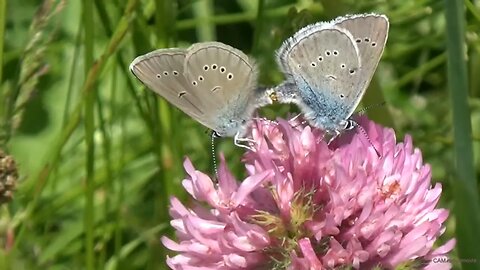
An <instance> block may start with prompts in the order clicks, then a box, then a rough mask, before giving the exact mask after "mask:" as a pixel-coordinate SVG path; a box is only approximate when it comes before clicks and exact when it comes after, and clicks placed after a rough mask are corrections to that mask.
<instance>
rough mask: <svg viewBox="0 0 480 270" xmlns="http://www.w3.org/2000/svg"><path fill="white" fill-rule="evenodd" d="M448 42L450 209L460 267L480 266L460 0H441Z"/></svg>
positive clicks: (478, 213) (479, 224)
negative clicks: (451, 151)
mask: <svg viewBox="0 0 480 270" xmlns="http://www.w3.org/2000/svg"><path fill="white" fill-rule="evenodd" d="M445 12H446V21H447V45H448V51H447V53H448V87H449V89H450V100H451V102H452V114H453V134H454V145H455V149H454V154H455V169H456V178H457V179H456V181H455V182H454V183H453V194H454V196H455V206H454V212H455V216H456V233H457V241H458V245H457V248H458V252H459V257H460V258H462V259H468V260H475V261H476V262H477V263H468V262H465V261H464V262H463V263H462V268H463V269H480V264H478V262H480V252H478V243H480V231H479V230H478V228H480V209H479V199H478V186H477V182H476V179H475V169H474V165H473V151H472V149H473V145H472V138H471V135H472V127H471V123H470V119H471V118H470V111H469V106H468V85H467V84H468V83H467V81H468V73H467V67H466V62H465V49H464V48H465V47H464V46H465V21H466V19H465V7H464V5H463V1H462V0H445Z"/></svg>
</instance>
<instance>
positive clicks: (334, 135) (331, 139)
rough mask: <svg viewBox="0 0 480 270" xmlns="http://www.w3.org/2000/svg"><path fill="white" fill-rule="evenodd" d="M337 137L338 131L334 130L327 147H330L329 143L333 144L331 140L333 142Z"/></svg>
mask: <svg viewBox="0 0 480 270" xmlns="http://www.w3.org/2000/svg"><path fill="white" fill-rule="evenodd" d="M338 135H340V131H338V130H334V134H333V135H332V137H331V138H330V139H329V140H328V143H327V145H330V143H332V142H333V140H335V138H337V137H338Z"/></svg>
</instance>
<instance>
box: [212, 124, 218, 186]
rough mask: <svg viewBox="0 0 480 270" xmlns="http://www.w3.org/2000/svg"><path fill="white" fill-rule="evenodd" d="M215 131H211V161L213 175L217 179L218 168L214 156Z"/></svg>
mask: <svg viewBox="0 0 480 270" xmlns="http://www.w3.org/2000/svg"><path fill="white" fill-rule="evenodd" d="M215 137H217V136H216V134H215V131H213V132H212V136H211V139H212V141H211V143H212V161H213V170H214V171H215V177H216V178H217V179H218V169H217V157H216V156H215Z"/></svg>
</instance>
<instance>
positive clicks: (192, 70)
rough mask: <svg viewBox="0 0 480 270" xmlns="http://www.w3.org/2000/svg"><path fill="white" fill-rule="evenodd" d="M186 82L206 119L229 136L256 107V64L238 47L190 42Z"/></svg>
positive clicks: (218, 43) (221, 132) (243, 122)
mask: <svg viewBox="0 0 480 270" xmlns="http://www.w3.org/2000/svg"><path fill="white" fill-rule="evenodd" d="M184 69H185V74H186V78H187V81H188V83H189V84H190V85H192V91H193V92H194V93H195V95H196V96H198V99H199V100H200V101H201V102H202V104H204V107H205V108H208V109H207V110H206V111H205V120H206V121H208V124H209V125H210V126H215V128H214V130H215V131H217V133H219V134H220V135H222V136H232V135H234V134H235V133H236V132H237V131H238V130H239V129H240V126H242V125H243V124H245V122H246V121H247V120H248V119H249V118H250V117H251V115H252V114H253V111H254V110H255V107H256V106H255V101H254V100H253V99H255V98H256V94H255V89H256V87H257V70H256V65H255V63H254V62H253V61H251V60H250V59H249V58H248V56H246V55H245V54H244V53H243V52H241V51H240V50H237V49H235V48H233V47H231V46H228V45H225V44H223V43H220V42H204V43H197V44H193V45H192V46H191V47H190V48H189V49H188V53H187V56H186V61H185V66H184Z"/></svg>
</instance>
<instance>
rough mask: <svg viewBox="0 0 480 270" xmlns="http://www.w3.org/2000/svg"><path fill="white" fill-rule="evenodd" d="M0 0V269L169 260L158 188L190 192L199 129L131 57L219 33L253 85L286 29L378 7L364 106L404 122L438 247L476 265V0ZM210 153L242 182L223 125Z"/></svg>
mask: <svg viewBox="0 0 480 270" xmlns="http://www.w3.org/2000/svg"><path fill="white" fill-rule="evenodd" d="M0 2H1V4H0V32H2V34H3V41H2V42H0V43H1V44H0V60H1V65H0V66H1V68H0V78H1V85H0V87H1V88H0V148H1V149H3V150H4V151H6V152H8V153H9V154H11V155H13V157H14V158H15V159H16V161H17V164H18V168H19V173H20V179H19V182H18V183H17V191H16V192H15V197H14V200H13V201H12V202H11V203H9V204H6V205H3V206H2V208H1V212H0V244H1V246H0V269H166V266H165V265H164V261H165V260H164V257H165V256H166V254H167V253H168V252H167V251H166V250H165V249H164V248H163V247H162V245H161V243H160V241H159V239H160V236H161V235H165V234H167V235H171V234H172V230H171V229H170V226H169V215H168V202H169V197H170V196H172V195H174V196H178V197H179V198H181V199H182V200H188V197H187V196H186V194H185V192H184V190H183V188H182V186H181V180H182V179H183V177H184V175H185V173H184V171H183V167H182V162H183V159H184V157H185V156H188V157H190V159H192V161H193V163H194V165H195V166H196V168H197V169H199V170H202V171H204V172H208V173H211V172H212V164H211V163H212V162H211V149H210V136H209V134H208V133H207V131H206V129H205V128H204V127H203V126H201V125H200V124H198V123H196V122H194V121H193V120H191V119H190V118H189V117H187V116H186V115H185V114H183V113H182V112H180V111H179V110H177V109H176V108H173V107H172V106H170V105H169V104H168V103H167V102H166V101H164V100H162V99H161V98H159V97H158V96H156V95H155V94H153V93H152V92H150V91H149V90H146V89H145V87H144V86H143V85H142V84H141V83H139V82H138V81H137V80H136V79H135V78H134V77H133V76H132V75H131V74H130V72H129V70H128V65H129V64H130V62H131V61H132V60H133V58H135V57H136V56H138V55H140V54H144V53H146V52H148V51H151V50H154V49H156V48H163V47H176V46H178V47H188V46H189V45H190V44H191V43H193V42H198V41H208V40H218V41H221V42H224V43H226V44H229V45H231V46H234V47H236V48H238V49H241V50H243V51H244V52H245V53H247V54H249V55H252V56H253V57H254V58H256V59H257V62H258V64H259V67H260V71H261V72H260V83H261V84H262V85H275V84H278V83H280V82H281V81H282V79H283V76H282V74H281V73H280V72H279V69H278V67H277V65H276V63H275V59H274V52H275V50H276V49H277V48H279V47H280V45H281V43H282V41H283V40H285V39H286V38H287V37H289V36H290V35H292V34H293V33H294V32H295V31H296V30H298V29H299V28H300V27H302V26H305V25H307V24H309V23H314V22H317V21H323V20H330V19H333V18H335V17H337V16H340V15H344V14H347V13H363V12H376V13H383V14H386V15H387V16H388V17H389V18H390V34H389V39H388V42H387V45H386V49H385V53H384V55H383V58H382V60H381V62H380V65H379V68H378V69H377V72H376V75H375V77H374V79H373V81H372V84H371V85H370V88H369V90H368V91H367V93H366V95H365V97H364V99H363V102H362V104H363V106H372V105H373V108H371V109H369V110H368V112H367V113H368V115H369V117H370V118H372V119H374V120H375V121H377V122H379V123H381V124H383V125H385V126H390V127H393V128H395V130H396V132H397V138H398V139H399V140H402V139H403V136H404V135H405V134H407V133H408V134H411V135H412V137H413V140H414V144H415V146H416V147H418V148H420V149H421V150H422V152H423V156H424V161H425V162H427V163H430V164H431V166H432V168H433V181H434V182H442V184H443V187H444V192H443V195H442V201H441V206H442V207H445V208H449V209H451V210H452V212H451V215H450V218H449V219H448V220H447V222H446V225H447V231H446V233H445V235H444V237H443V238H442V239H441V240H440V241H439V242H438V243H437V244H441V243H443V242H445V239H449V238H451V237H456V238H457V239H458V242H457V248H456V249H455V252H454V253H453V254H452V255H451V258H452V262H454V264H455V268H460V267H461V266H460V264H459V261H461V260H462V259H472V258H476V263H472V262H471V261H470V262H469V263H464V264H463V268H464V269H480V258H479V257H478V256H480V255H479V254H480V253H479V252H478V243H480V236H479V234H480V233H479V228H480V212H479V205H478V194H479V192H478V187H477V181H478V176H479V174H480V143H479V142H480V39H479V36H478V33H479V31H480V1H478V0H473V1H454V0H445V1H438V0H389V1H387V0H370V1H358V0H323V1H321V0H317V1H315V0H298V1H293V0H278V1H274V0H223V1H220V0H218V1H213V0H193V1H191V0H177V1H173V0H172V1H169V0H112V1H103V0H83V1H68V0H64V1H61V0H43V1H40V0H36V1H35V0H11V1H6V0H0ZM447 63H448V64H447ZM383 101H385V102H386V105H385V106H374V105H376V104H380V103H382V102H383ZM297 111H298V109H297V108H295V107H294V106H293V105H292V106H290V105H274V106H270V107H267V108H264V109H262V110H261V112H260V114H261V115H263V116H266V117H268V118H271V119H274V118H275V117H282V116H283V117H286V116H287V115H288V113H289V112H297ZM453 119H455V120H453ZM470 123H471V127H470ZM472 130H473V131H472ZM218 150H219V151H222V152H224V153H225V156H226V159H227V162H228V164H229V166H230V168H231V169H232V170H233V171H234V173H235V175H236V176H237V177H238V179H241V178H242V177H243V176H244V175H245V172H244V170H243V166H242V164H241V163H240V162H239V159H240V158H241V155H242V153H243V150H242V149H240V148H236V147H234V146H233V142H232V140H231V139H229V138H227V139H220V140H218ZM8 239H10V240H8ZM12 240H13V242H12ZM12 243H13V244H12ZM477 253H479V254H477Z"/></svg>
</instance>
